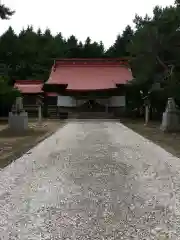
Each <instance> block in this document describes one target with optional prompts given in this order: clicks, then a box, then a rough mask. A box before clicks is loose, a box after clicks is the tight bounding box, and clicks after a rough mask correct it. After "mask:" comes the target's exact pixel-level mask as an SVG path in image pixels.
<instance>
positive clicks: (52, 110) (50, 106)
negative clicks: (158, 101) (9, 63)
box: [15, 58, 133, 117]
mask: <svg viewBox="0 0 180 240" xmlns="http://www.w3.org/2000/svg"><path fill="white" fill-rule="evenodd" d="M132 79H133V76H132V72H131V69H130V67H129V64H128V62H127V61H126V60H123V59H119V58H118V59H117V58H110V59H106V58H104V59H78V58H75V59H58V60H55V61H54V64H53V66H52V68H51V70H50V75H49V78H48V79H47V81H46V82H45V83H43V82H42V81H40V80H18V81H16V82H15V87H16V88H18V89H19V90H20V91H21V93H22V95H23V96H24V97H23V98H24V106H25V109H27V111H30V108H36V100H35V99H36V97H37V96H39V95H43V97H44V108H46V111H47V113H46V114H47V116H48V117H51V116H54V117H55V116H61V115H63V114H65V115H69V116H70V115H71V114H72V115H73V114H75V115H76V114H82V113H89V114H91V113H95V112H96V113H111V114H115V115H120V114H121V113H122V112H123V111H124V110H125V108H126V90H125V89H126V88H125V86H126V84H127V82H128V81H130V80H132ZM28 109H29V110H28Z"/></svg>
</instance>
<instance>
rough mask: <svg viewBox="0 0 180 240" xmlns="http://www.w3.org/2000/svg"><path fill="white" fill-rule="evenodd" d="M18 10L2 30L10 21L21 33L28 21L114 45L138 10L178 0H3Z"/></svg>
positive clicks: (2, 26)
mask: <svg viewBox="0 0 180 240" xmlns="http://www.w3.org/2000/svg"><path fill="white" fill-rule="evenodd" d="M0 2H2V3H3V4H5V5H7V6H8V7H10V8H12V9H13V10H15V11H16V13H15V15H14V16H13V17H12V19H11V20H8V21H1V23H0V33H3V32H4V31H5V30H6V29H7V28H8V27H9V26H10V25H11V26H12V27H13V29H14V30H15V31H16V32H17V33H19V31H20V30H21V29H22V28H23V27H26V26H27V25H33V26H34V28H35V29H37V28H38V27H40V28H41V29H42V30H44V29H45V28H47V27H48V28H49V29H51V31H52V33H53V34H55V33H57V32H62V34H63V36H64V37H68V36H70V35H72V34H74V35H75V36H76V37H77V38H78V40H81V41H84V40H85V39H86V38H87V36H90V37H91V39H92V40H95V41H100V40H102V41H103V42H104V44H105V46H106V47H108V46H110V45H111V44H112V43H113V42H114V40H115V38H116V36H117V35H118V34H119V33H121V32H122V31H123V29H124V28H125V26H126V25H127V24H130V25H132V20H133V18H134V16H135V13H137V14H139V15H141V16H144V15H145V14H146V13H148V14H149V15H151V14H152V10H153V7H154V6H156V5H160V6H167V5H172V4H173V3H174V0H0Z"/></svg>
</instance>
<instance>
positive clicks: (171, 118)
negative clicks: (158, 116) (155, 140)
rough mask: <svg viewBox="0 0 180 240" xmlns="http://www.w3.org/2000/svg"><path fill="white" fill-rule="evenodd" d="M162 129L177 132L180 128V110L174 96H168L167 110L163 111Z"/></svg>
mask: <svg viewBox="0 0 180 240" xmlns="http://www.w3.org/2000/svg"><path fill="white" fill-rule="evenodd" d="M160 128H161V130H162V131H168V132H175V131H179V130H180V111H179V110H178V109H177V107H176V104H175V101H174V99H173V98H168V102H167V106H166V110H165V112H164V113H163V118H162V124H161V127H160Z"/></svg>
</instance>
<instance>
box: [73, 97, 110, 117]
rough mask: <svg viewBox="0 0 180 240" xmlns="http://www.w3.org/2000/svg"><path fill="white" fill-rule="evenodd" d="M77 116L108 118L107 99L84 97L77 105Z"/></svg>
mask: <svg viewBox="0 0 180 240" xmlns="http://www.w3.org/2000/svg"><path fill="white" fill-rule="evenodd" d="M77 109H78V117H79V118H92V119H95V118H103V119H104V118H108V116H109V114H108V101H107V99H95V98H94V99H84V100H83V102H82V103H81V104H79V106H78V108H77Z"/></svg>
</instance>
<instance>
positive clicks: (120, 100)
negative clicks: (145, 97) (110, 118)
mask: <svg viewBox="0 0 180 240" xmlns="http://www.w3.org/2000/svg"><path fill="white" fill-rule="evenodd" d="M109 106H111V107H125V106H126V98H125V96H113V97H111V98H110V102H109Z"/></svg>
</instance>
